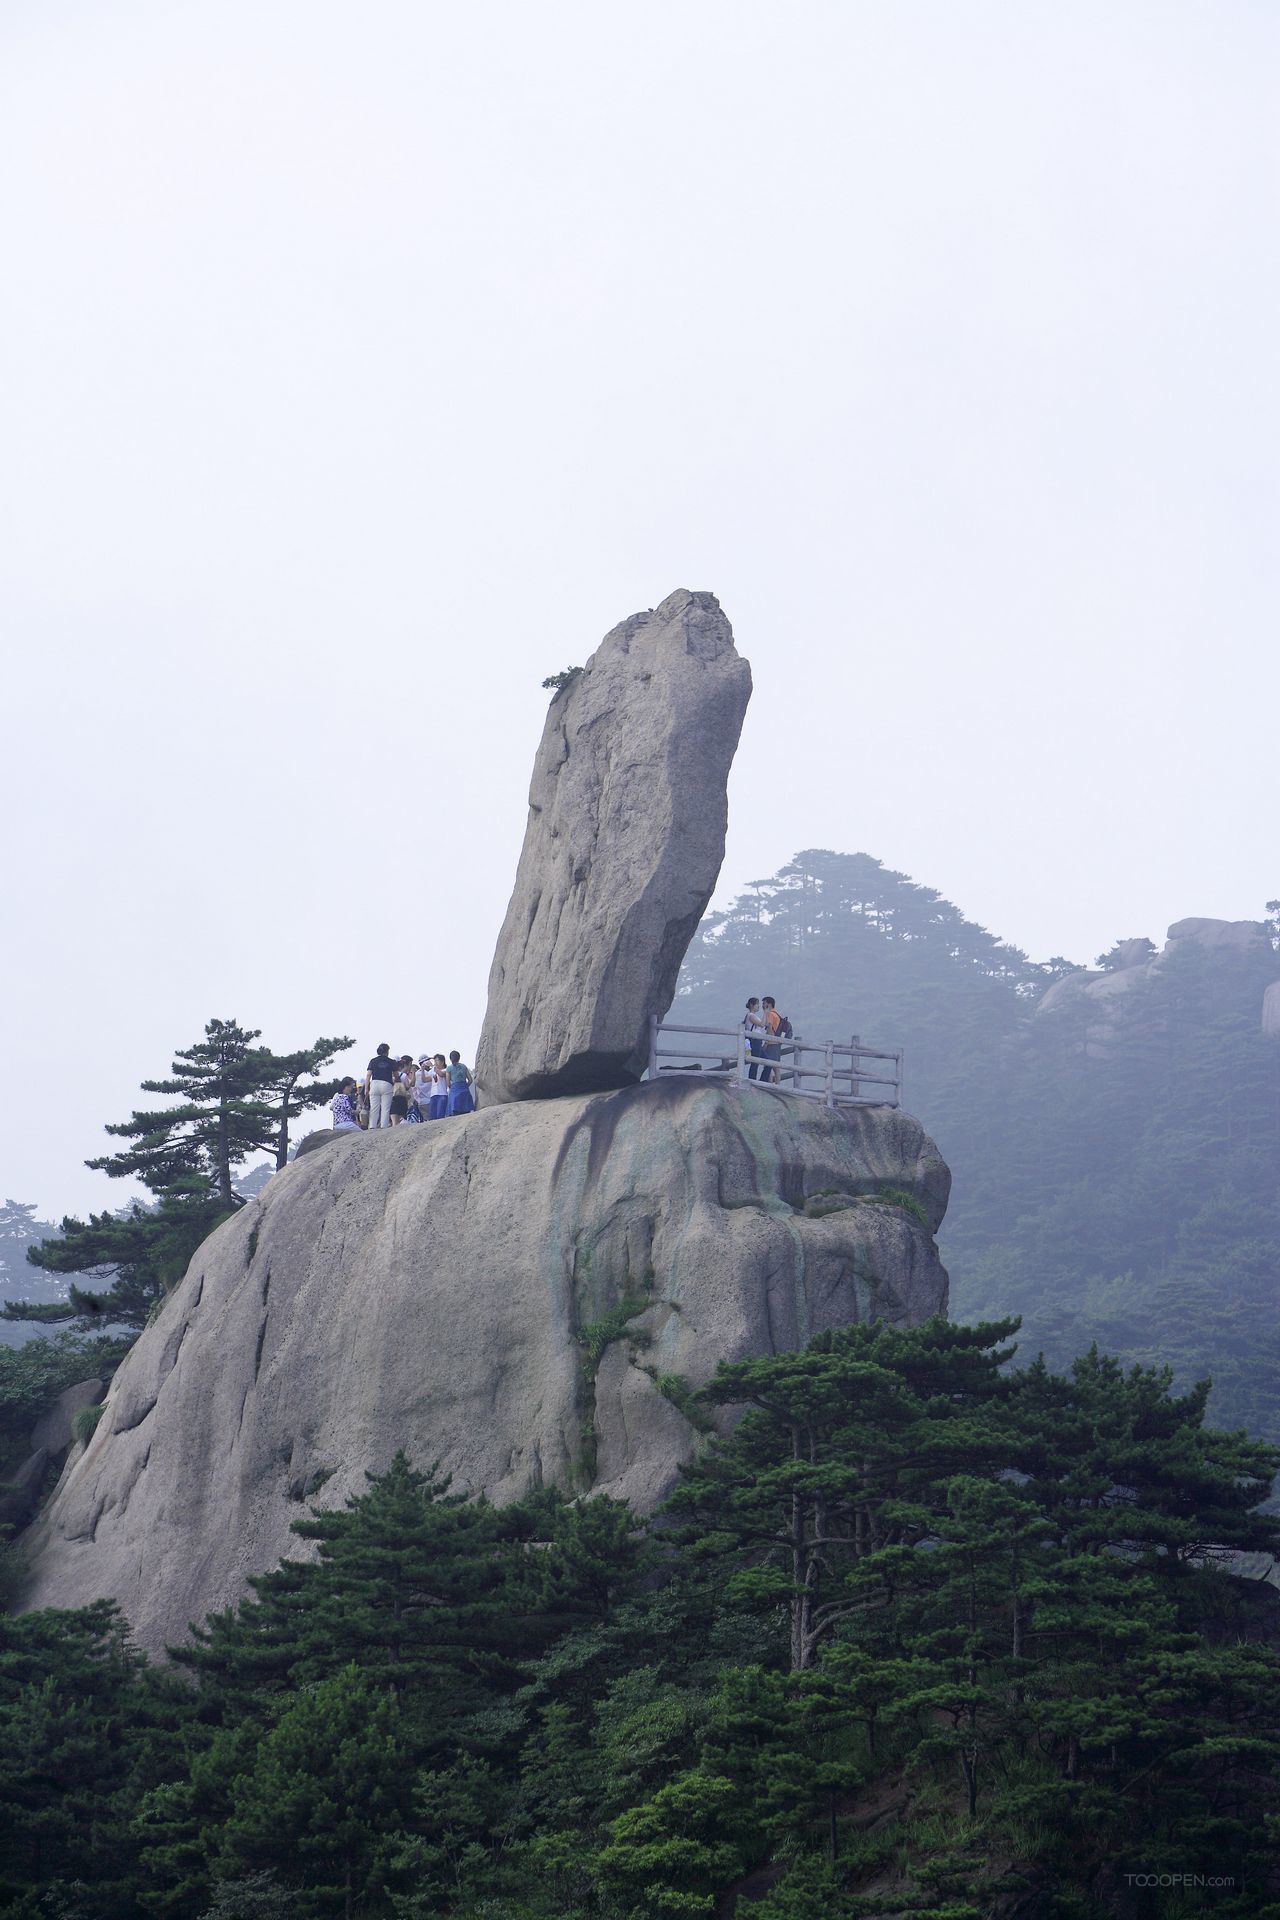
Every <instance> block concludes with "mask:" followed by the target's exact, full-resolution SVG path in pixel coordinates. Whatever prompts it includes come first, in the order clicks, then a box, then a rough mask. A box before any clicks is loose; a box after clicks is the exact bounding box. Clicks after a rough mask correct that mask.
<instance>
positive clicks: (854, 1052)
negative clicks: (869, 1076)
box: [849, 1033, 862, 1100]
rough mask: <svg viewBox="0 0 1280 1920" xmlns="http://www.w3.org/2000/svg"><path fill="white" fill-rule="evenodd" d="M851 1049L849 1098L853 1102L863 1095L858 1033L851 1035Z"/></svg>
mask: <svg viewBox="0 0 1280 1920" xmlns="http://www.w3.org/2000/svg"><path fill="white" fill-rule="evenodd" d="M849 1048H850V1052H849V1098H850V1099H851V1100H857V1099H859V1098H860V1096H861V1093H862V1086H861V1083H860V1082H859V1079H858V1036H857V1034H856V1033H855V1034H851V1035H850V1037H849Z"/></svg>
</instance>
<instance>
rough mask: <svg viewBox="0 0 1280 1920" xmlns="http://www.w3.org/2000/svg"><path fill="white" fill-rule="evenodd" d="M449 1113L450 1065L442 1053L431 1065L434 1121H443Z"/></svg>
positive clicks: (437, 1055) (432, 1115)
mask: <svg viewBox="0 0 1280 1920" xmlns="http://www.w3.org/2000/svg"><path fill="white" fill-rule="evenodd" d="M448 1111H449V1063H448V1061H447V1060H446V1059H445V1057H444V1055H443V1054H442V1053H438V1054H436V1056H435V1058H434V1059H433V1061H432V1063H431V1113H430V1118H431V1119H432V1120H443V1119H444V1117H445V1114H446V1113H448Z"/></svg>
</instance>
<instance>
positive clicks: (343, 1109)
mask: <svg viewBox="0 0 1280 1920" xmlns="http://www.w3.org/2000/svg"><path fill="white" fill-rule="evenodd" d="M355 1093H356V1083H355V1081H354V1080H353V1079H352V1077H351V1075H350V1074H348V1075H347V1077H346V1079H345V1080H344V1081H343V1083H342V1085H341V1086H340V1087H339V1088H338V1091H337V1092H336V1093H335V1094H334V1096H333V1105H332V1109H331V1110H332V1113H333V1130H334V1132H335V1133H359V1131H360V1122H359V1121H358V1120H357V1119H356V1104H355Z"/></svg>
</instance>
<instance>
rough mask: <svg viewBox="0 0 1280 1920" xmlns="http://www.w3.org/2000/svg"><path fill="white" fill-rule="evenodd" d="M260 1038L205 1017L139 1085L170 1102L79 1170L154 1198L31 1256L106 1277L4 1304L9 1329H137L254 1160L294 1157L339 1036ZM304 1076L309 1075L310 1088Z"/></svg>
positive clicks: (93, 1218) (89, 1223)
mask: <svg viewBox="0 0 1280 1920" xmlns="http://www.w3.org/2000/svg"><path fill="white" fill-rule="evenodd" d="M258 1038H259V1034H258V1031H257V1029H256V1028H255V1029H247V1028H243V1027H240V1026H239V1025H238V1024H237V1023H236V1022H235V1021H234V1020H210V1021H209V1023H208V1025H207V1026H206V1027H205V1032H204V1039H203V1040H200V1041H197V1042H196V1043H195V1044H194V1045H193V1046H190V1047H187V1048H185V1049H184V1050H182V1051H181V1052H179V1054H178V1055H177V1058H176V1059H175V1060H174V1062H173V1069H172V1077H171V1078H169V1079H167V1080H144V1081H143V1082H142V1087H143V1091H144V1092H146V1093H159V1094H164V1095H166V1096H169V1097H170V1098H176V1101H177V1104H176V1105H171V1106H167V1107H161V1108H153V1109H150V1110H148V1111H146V1112H135V1113H134V1114H133V1116H132V1117H131V1118H130V1119H129V1120H123V1121H119V1122H116V1123H114V1124H112V1125H109V1126H108V1127H107V1129H106V1131H107V1132H108V1133H111V1134H116V1135H118V1136H120V1137H121V1138H123V1139H126V1140H129V1141H131V1142H132V1143H133V1144H132V1145H130V1146H128V1147H126V1148H123V1149H122V1150H121V1151H120V1152H119V1153H113V1154H103V1155H100V1156H98V1157H97V1158H95V1159H93V1160H89V1161H88V1162H87V1163H86V1164H87V1165H88V1166H90V1167H93V1168H94V1169H96V1170H99V1171H101V1172H103V1173H106V1174H107V1175H108V1176H109V1177H110V1178H111V1179H113V1180H119V1179H125V1178H136V1179H139V1180H141V1181H142V1183H143V1185H144V1186H145V1187H147V1188H148V1189H149V1190H150V1192H151V1193H152V1195H153V1196H154V1199H153V1202H152V1203H151V1204H150V1205H148V1206H142V1205H138V1204H134V1205H133V1206H131V1207H129V1208H126V1209H125V1210H124V1211H123V1212H122V1213H116V1214H110V1213H101V1214H91V1215H90V1217H89V1219H88V1220H79V1219H75V1218H72V1217H68V1218H67V1219H64V1220H63V1222H62V1224H61V1227H60V1229H59V1234H58V1237H57V1238H50V1239H46V1240H44V1241H43V1243H42V1244H40V1245H38V1246H31V1247H29V1248H28V1250H27V1259H28V1261H29V1263H30V1264H31V1265H32V1266H37V1267H40V1268H41V1269H43V1270H44V1271H46V1272H50V1273H64V1274H74V1275H75V1276H76V1277H77V1278H83V1277H85V1276H88V1275H98V1276H101V1280H102V1281H103V1282H104V1283H107V1284H103V1285H102V1287H101V1290H100V1291H97V1290H94V1289H93V1288H91V1287H87V1286H81V1287H77V1286H75V1285H74V1284H73V1285H72V1287H71V1288H70V1291H69V1297H68V1298H67V1299H66V1300H65V1301H59V1302H56V1303H45V1302H26V1301H22V1302H17V1303H14V1302H7V1303H6V1304H5V1306H4V1310H3V1311H4V1317H5V1318H7V1319H13V1320H45V1321H56V1320H73V1321H75V1322H77V1323H78V1324H79V1325H80V1326H81V1327H82V1328H85V1329H89V1328H93V1327H95V1326H102V1325H107V1324H117V1325H122V1326H129V1327H134V1328H140V1327H142V1326H143V1325H145V1323H146V1319H147V1316H148V1314H149V1313H150V1312H151V1311H152V1309H153V1307H154V1306H155V1303H156V1301H157V1300H158V1299H159V1298H160V1297H161V1296H162V1294H163V1293H165V1292H166V1291H167V1290H168V1289H169V1288H171V1287H173V1286H174V1285H176V1283H177V1282H178V1281H179V1280H180V1279H181V1278H182V1275H183V1274H184V1273H185V1271H186V1269H187V1264H188V1262H189V1261H190V1259H191V1256H192V1254H193V1253H194V1252H195V1250H196V1248H197V1247H198V1246H199V1245H200V1244H201V1242H202V1241H203V1240H205V1239H206V1238H207V1237H208V1235H209V1234H210V1233H212V1231H213V1229H214V1228H215V1227H216V1226H217V1225H218V1224H219V1223H220V1221H222V1220H224V1219H226V1218H227V1217H228V1216H229V1215H230V1214H231V1213H233V1212H234V1211H235V1210H236V1208H237V1207H238V1206H239V1205H240V1204H241V1200H240V1197H239V1196H238V1195H237V1193H236V1192H235V1188H234V1184H233V1181H234V1175H235V1171H236V1169H237V1168H238V1167H239V1166H241V1165H243V1163H244V1161H245V1160H247V1159H248V1158H250V1156H252V1155H253V1154H255V1153H262V1152H265V1153H270V1154H272V1155H273V1156H274V1158H275V1162H276V1165H277V1167H280V1166H283V1165H284V1164H285V1162H286V1161H287V1159H288V1155H289V1128H290V1125H291V1123H292V1122H293V1121H294V1120H295V1119H297V1118H298V1116H299V1115H300V1114H301V1113H303V1112H304V1111H305V1110H306V1109H307V1108H308V1107H312V1106H316V1105H317V1104H319V1103H320V1102H321V1101H323V1100H325V1099H327V1098H328V1097H330V1095H331V1094H332V1092H333V1091H334V1087H335V1083H333V1082H331V1081H327V1080H317V1079H315V1078H314V1076H315V1075H316V1074H317V1073H318V1072H319V1071H320V1069H321V1068H322V1067H323V1066H325V1065H327V1064H328V1062H329V1061H330V1060H332V1058H333V1056H334V1054H335V1053H337V1052H339V1051H340V1050H341V1049H343V1048H344V1047H348V1046H350V1045H351V1042H350V1040H348V1039H345V1038H337V1039H320V1040H317V1041H316V1042H315V1044H314V1046H311V1047H306V1048H302V1049H300V1050H299V1051H298V1052H296V1053H290V1054H276V1053H272V1052H271V1051H270V1049H269V1048H266V1047H256V1046H254V1044H253V1043H254V1041H256V1040H257V1039H258ZM308 1076H312V1077H311V1078H310V1079H309V1080H308Z"/></svg>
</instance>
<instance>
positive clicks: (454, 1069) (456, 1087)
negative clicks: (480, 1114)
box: [448, 1047, 476, 1113]
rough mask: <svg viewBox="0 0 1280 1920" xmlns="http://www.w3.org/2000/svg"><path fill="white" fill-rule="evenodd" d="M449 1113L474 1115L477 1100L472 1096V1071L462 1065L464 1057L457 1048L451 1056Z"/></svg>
mask: <svg viewBox="0 0 1280 1920" xmlns="http://www.w3.org/2000/svg"><path fill="white" fill-rule="evenodd" d="M448 1071H449V1108H448V1110H449V1112H450V1113H474V1112H475V1108H476V1103H475V1100H474V1099H473V1098H472V1094H471V1069H470V1067H464V1066H463V1064H462V1055H461V1054H460V1053H459V1052H458V1050H457V1048H456V1047H455V1048H454V1050H453V1052H452V1053H451V1054H450V1055H449V1069H448Z"/></svg>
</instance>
